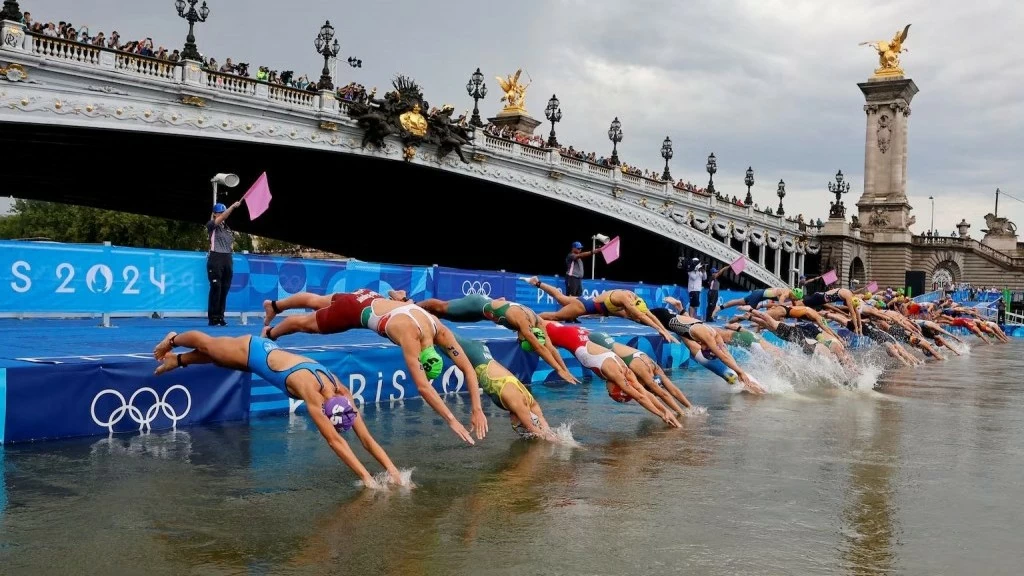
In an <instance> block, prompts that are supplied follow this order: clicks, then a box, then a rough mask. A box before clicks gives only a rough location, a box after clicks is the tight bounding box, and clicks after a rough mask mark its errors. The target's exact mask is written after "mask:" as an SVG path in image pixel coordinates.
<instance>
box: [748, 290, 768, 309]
mask: <svg viewBox="0 0 1024 576" xmlns="http://www.w3.org/2000/svg"><path fill="white" fill-rule="evenodd" d="M765 292H766V290H754V291H752V292H751V293H750V294H747V295H746V297H744V298H743V303H744V304H746V305H747V306H750V307H751V308H756V307H757V305H758V304H760V303H761V301H762V300H764V299H765V295H764V293H765Z"/></svg>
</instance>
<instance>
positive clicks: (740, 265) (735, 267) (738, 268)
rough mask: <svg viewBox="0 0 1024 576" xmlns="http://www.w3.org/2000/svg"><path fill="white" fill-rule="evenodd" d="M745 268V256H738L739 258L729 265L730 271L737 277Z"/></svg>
mask: <svg viewBox="0 0 1024 576" xmlns="http://www.w3.org/2000/svg"><path fill="white" fill-rule="evenodd" d="M746 267H747V258H746V256H740V257H739V258H737V259H736V261H735V262H733V263H732V264H729V268H732V271H733V272H734V273H736V275H737V276H739V275H740V273H742V272H743V269H744V268H746Z"/></svg>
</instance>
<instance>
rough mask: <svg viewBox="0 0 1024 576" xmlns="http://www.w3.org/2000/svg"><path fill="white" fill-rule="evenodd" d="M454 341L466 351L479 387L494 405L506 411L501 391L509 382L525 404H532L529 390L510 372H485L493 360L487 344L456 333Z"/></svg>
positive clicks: (531, 395)
mask: <svg viewBox="0 0 1024 576" xmlns="http://www.w3.org/2000/svg"><path fill="white" fill-rule="evenodd" d="M455 341H456V342H458V343H459V346H461V347H462V351H463V352H465V353H466V359H467V360H469V363H470V364H472V365H473V369H474V370H475V371H476V377H477V379H478V380H479V381H480V388H482V389H483V391H484V392H485V393H486V394H487V395H488V396H490V398H491V401H492V402H494V405H495V406H497V407H498V408H501V409H502V410H505V411H508V408H507V407H506V406H505V404H504V403H502V401H501V391H502V390H504V389H505V386H507V385H509V384H511V385H513V386H515V387H516V388H519V391H520V392H522V393H523V396H525V397H526V405H527V406H533V404H534V399H533V394H531V393H530V390H529V389H527V388H526V386H524V385H523V383H522V382H520V381H519V379H518V378H516V377H515V376H512V375H511V374H509V375H505V376H498V377H494V376H490V375H489V374H488V373H487V368H488V366H490V364H491V362H492V361H493V360H494V356H492V355H491V350H490V349H489V348H488V347H487V344H485V343H483V342H480V341H479V340H470V339H469V338H462V337H460V336H459V335H458V334H456V335H455Z"/></svg>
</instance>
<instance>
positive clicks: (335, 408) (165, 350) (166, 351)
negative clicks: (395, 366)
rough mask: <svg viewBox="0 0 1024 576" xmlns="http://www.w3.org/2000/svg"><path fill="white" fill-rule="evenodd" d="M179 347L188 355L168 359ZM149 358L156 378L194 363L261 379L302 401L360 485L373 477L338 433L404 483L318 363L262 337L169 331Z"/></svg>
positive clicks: (342, 391)
mask: <svg viewBox="0 0 1024 576" xmlns="http://www.w3.org/2000/svg"><path fill="white" fill-rule="evenodd" d="M179 346H180V347H183V348H191V349H192V350H191V351H189V352H185V353H183V354H172V353H171V352H172V350H174V348H176V347H179ZM153 356H154V357H155V358H156V359H157V360H158V361H160V366H158V367H157V369H156V374H157V375H160V374H166V373H167V372H170V371H172V370H175V369H178V368H186V367H188V366H191V365H193V364H214V365H216V366H220V367H223V368H228V369H230V370H239V371H242V372H251V373H253V374H256V375H257V376H260V377H261V378H263V379H264V380H266V381H267V382H269V383H270V384H272V385H274V386H276V387H277V388H279V389H280V390H281V391H282V392H284V393H285V394H286V395H287V396H288V397H289V398H294V399H296V400H303V401H304V402H305V404H306V410H307V411H308V412H309V416H310V418H311V419H312V420H313V424H315V425H316V428H317V430H319V431H320V434H321V435H322V436H323V437H324V440H326V441H327V445H328V446H330V447H331V450H333V451H334V453H335V454H337V455H338V458H340V459H341V461H342V462H344V463H345V464H346V465H347V466H348V467H349V468H351V469H352V471H353V472H355V474H356V475H357V476H359V478H360V479H361V480H362V481H363V485H364V486H367V487H369V486H373V476H371V475H370V472H369V471H367V469H366V467H365V466H363V464H362V463H361V462H360V461H359V459H358V458H356V455H355V453H354V452H352V449H351V448H350V447H349V445H348V442H346V441H345V439H344V438H343V437H342V436H341V433H343V432H347V431H348V430H355V433H356V436H357V437H358V438H359V441H360V442H361V443H362V445H363V447H364V448H365V449H366V451H367V452H369V453H370V454H371V455H372V456H373V457H374V458H375V459H376V460H377V461H378V462H380V464H381V466H383V467H384V469H385V470H387V472H388V475H389V477H390V479H391V482H392V483H394V484H401V483H402V480H401V478H400V477H399V473H398V469H397V468H396V467H395V465H394V464H392V463H391V459H390V458H388V455H387V453H385V452H384V449H383V448H381V447H380V444H378V443H377V441H376V440H374V439H373V436H372V435H371V434H370V431H369V430H368V429H367V428H366V423H365V422H363V419H362V417H360V415H359V412H357V411H356V409H355V405H354V400H353V398H352V393H351V392H349V390H348V388H346V387H345V386H343V385H342V384H341V383H340V382H338V378H337V377H336V376H334V374H332V373H331V372H330V371H329V370H328V369H327V368H325V367H324V366H323V365H322V364H319V363H317V362H314V361H313V360H310V359H309V358H306V357H304V356H299V355H297V354H292V353H291V352H288V351H285V350H281V349H280V348H278V346H277V344H275V343H274V342H271V341H270V340H267V339H265V338H259V337H256V336H238V337H220V338H216V337H213V336H210V335H208V334H204V333H202V332H199V331H195V330H193V331H189V332H183V333H181V334H176V333H174V332H171V333H170V334H168V335H167V336H166V337H164V339H163V340H162V341H161V342H160V343H159V344H157V345H156V348H154V349H153Z"/></svg>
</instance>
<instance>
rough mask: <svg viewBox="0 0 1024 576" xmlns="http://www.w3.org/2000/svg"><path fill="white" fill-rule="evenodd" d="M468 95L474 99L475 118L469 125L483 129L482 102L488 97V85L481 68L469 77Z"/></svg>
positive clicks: (471, 119)
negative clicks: (485, 82)
mask: <svg viewBox="0 0 1024 576" xmlns="http://www.w3.org/2000/svg"><path fill="white" fill-rule="evenodd" d="M466 93H468V94H469V97H470V98H472V99H473V117H472V118H470V120H469V123H470V124H471V125H473V126H476V127H477V128H482V127H483V125H484V121H483V120H481V119H480V101H481V100H483V99H484V98H486V97H487V84H484V75H483V73H482V72H480V69H479V68H477V69H476V72H473V74H472V75H471V76H470V77H469V82H466Z"/></svg>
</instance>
